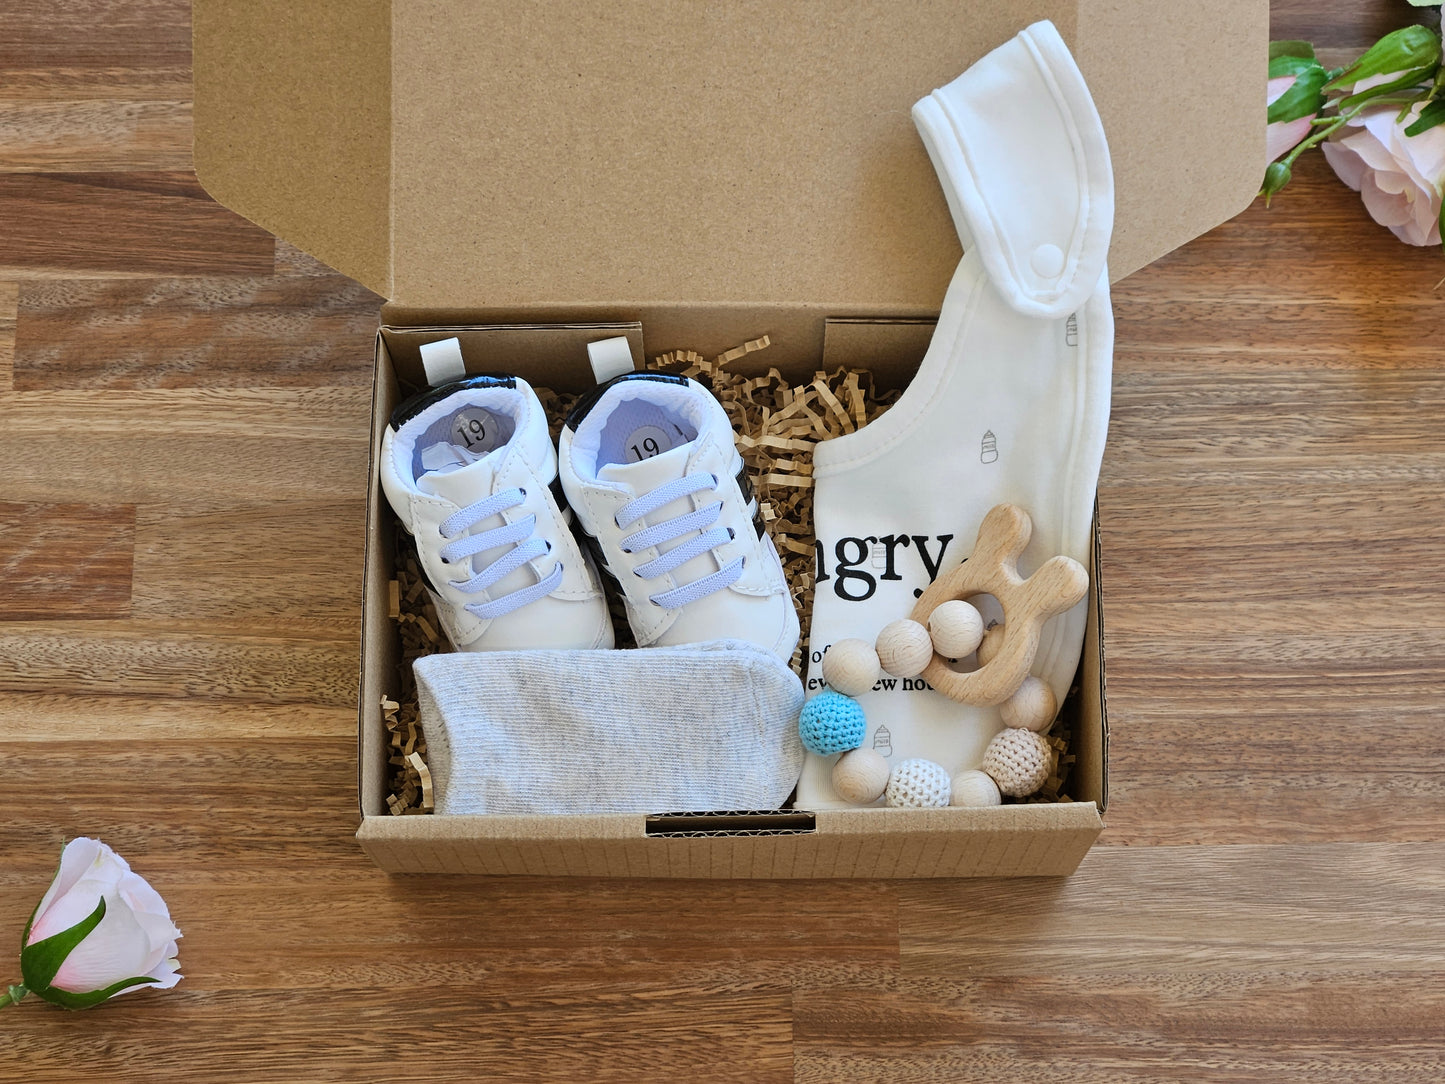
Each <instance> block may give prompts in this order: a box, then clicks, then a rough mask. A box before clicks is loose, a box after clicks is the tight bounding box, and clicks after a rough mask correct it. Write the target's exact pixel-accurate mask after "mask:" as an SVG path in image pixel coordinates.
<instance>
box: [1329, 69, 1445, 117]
mask: <svg viewBox="0 0 1445 1084" xmlns="http://www.w3.org/2000/svg"><path fill="white" fill-rule="evenodd" d="M1434 75H1435V69H1434V68H1417V69H1415V70H1414V71H1408V72H1405V73H1404V74H1402V75H1401V76H1400V77H1399V78H1398V79H1391V80H1390V81H1389V82H1388V83H1381V84H1380V85H1379V86H1377V87H1370V88H1369V89H1368V90H1362V91H1360V93H1358V94H1351V95H1350V96H1349V97H1348V98H1341V99H1340V100H1339V101H1338V102H1337V103H1336V104H1337V105H1338V106H1339V108H1340V112H1342V113H1343V112H1346V111H1347V110H1350V109H1354V108H1355V107H1356V106H1360V105H1364V104H1365V103H1366V102H1368V101H1371V100H1372V99H1375V98H1383V97H1384V96H1385V95H1387V94H1394V93H1395V92H1396V91H1397V90H1405V89H1407V88H1409V87H1413V86H1415V85H1417V84H1419V83H1423V82H1424V81H1425V80H1426V78H1433V77H1434ZM1427 93H1428V92H1427V91H1426V90H1425V89H1424V88H1423V87H1422V88H1421V90H1420V94H1419V97H1421V98H1423V97H1425V96H1426V94H1427Z"/></svg>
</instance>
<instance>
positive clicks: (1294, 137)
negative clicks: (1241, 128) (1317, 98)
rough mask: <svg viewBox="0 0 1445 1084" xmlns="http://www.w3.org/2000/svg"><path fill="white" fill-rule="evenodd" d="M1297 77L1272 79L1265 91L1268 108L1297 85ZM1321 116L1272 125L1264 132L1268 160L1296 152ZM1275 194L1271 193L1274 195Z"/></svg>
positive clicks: (1284, 76) (1313, 113)
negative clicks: (1312, 123)
mask: <svg viewBox="0 0 1445 1084" xmlns="http://www.w3.org/2000/svg"><path fill="white" fill-rule="evenodd" d="M1295 78H1296V77H1295V76H1293V75H1281V76H1280V77H1279V78H1278V79H1271V80H1270V81H1269V83H1268V84H1267V86H1266V89H1265V101H1264V104H1265V105H1266V106H1270V105H1273V104H1274V103H1275V102H1276V101H1278V100H1279V99H1280V98H1281V97H1283V96H1284V94H1285V92H1286V91H1287V90H1289V89H1290V88H1291V87H1292V86H1294V84H1295ZM1317 116H1319V111H1318V109H1316V110H1315V111H1314V112H1311V113H1306V114H1305V115H1304V116H1302V117H1296V118H1295V119H1294V120H1277V121H1273V122H1272V123H1270V124H1269V125H1268V126H1267V127H1266V128H1265V130H1264V153H1265V155H1266V156H1267V157H1268V160H1269V161H1271V162H1273V161H1276V160H1277V159H1278V158H1279V157H1280V155H1282V154H1286V153H1288V152H1289V151H1292V150H1294V148H1295V145H1296V144H1297V143H1299V141H1300V140H1302V139H1303V138H1304V137H1305V136H1307V135H1309V134H1310V122H1311V121H1313V120H1314V119H1315V117H1317ZM1272 194H1273V193H1271V195H1272Z"/></svg>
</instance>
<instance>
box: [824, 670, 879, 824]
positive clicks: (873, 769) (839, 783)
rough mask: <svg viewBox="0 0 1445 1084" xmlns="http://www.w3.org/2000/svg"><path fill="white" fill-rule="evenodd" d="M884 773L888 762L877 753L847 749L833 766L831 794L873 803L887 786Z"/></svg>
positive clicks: (849, 800) (846, 800) (849, 799)
mask: <svg viewBox="0 0 1445 1084" xmlns="http://www.w3.org/2000/svg"><path fill="white" fill-rule="evenodd" d="M835 646H836V645H835ZM831 653H832V649H830V650H829V654H831ZM888 771H889V769H888V761H887V759H886V758H885V757H884V756H883V755H882V754H881V753H876V752H874V751H873V750H872V749H850V750H849V751H848V752H846V753H844V754H843V755H842V756H841V757H839V758H838V763H837V764H834V765H833V793H834V794H836V795H838V797H839V798H842V799H843V801H845V802H852V803H853V804H854V805H868V804H869V803H870V802H876V801H877V800H878V799H879V798H881V797H882V796H883V790H884V788H885V787H887V786H888Z"/></svg>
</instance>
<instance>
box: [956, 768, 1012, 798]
mask: <svg viewBox="0 0 1445 1084" xmlns="http://www.w3.org/2000/svg"><path fill="white" fill-rule="evenodd" d="M1002 801H1003V798H1002V796H1000V794H999V792H998V784H997V783H995V782H994V781H993V776H991V775H989V774H988V773H987V772H978V771H973V772H959V773H958V774H957V775H955V776H954V777H953V800H952V801H951V802H949V805H963V806H974V807H978V806H989V805H998V804H1000V803H1001V802H1002Z"/></svg>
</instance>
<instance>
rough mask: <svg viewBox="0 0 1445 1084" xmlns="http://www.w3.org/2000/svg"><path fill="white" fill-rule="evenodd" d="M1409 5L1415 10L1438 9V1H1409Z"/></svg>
mask: <svg viewBox="0 0 1445 1084" xmlns="http://www.w3.org/2000/svg"><path fill="white" fill-rule="evenodd" d="M1410 3H1411V4H1413V5H1414V6H1415V7H1417V8H1438V7H1439V6H1440V0H1410Z"/></svg>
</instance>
